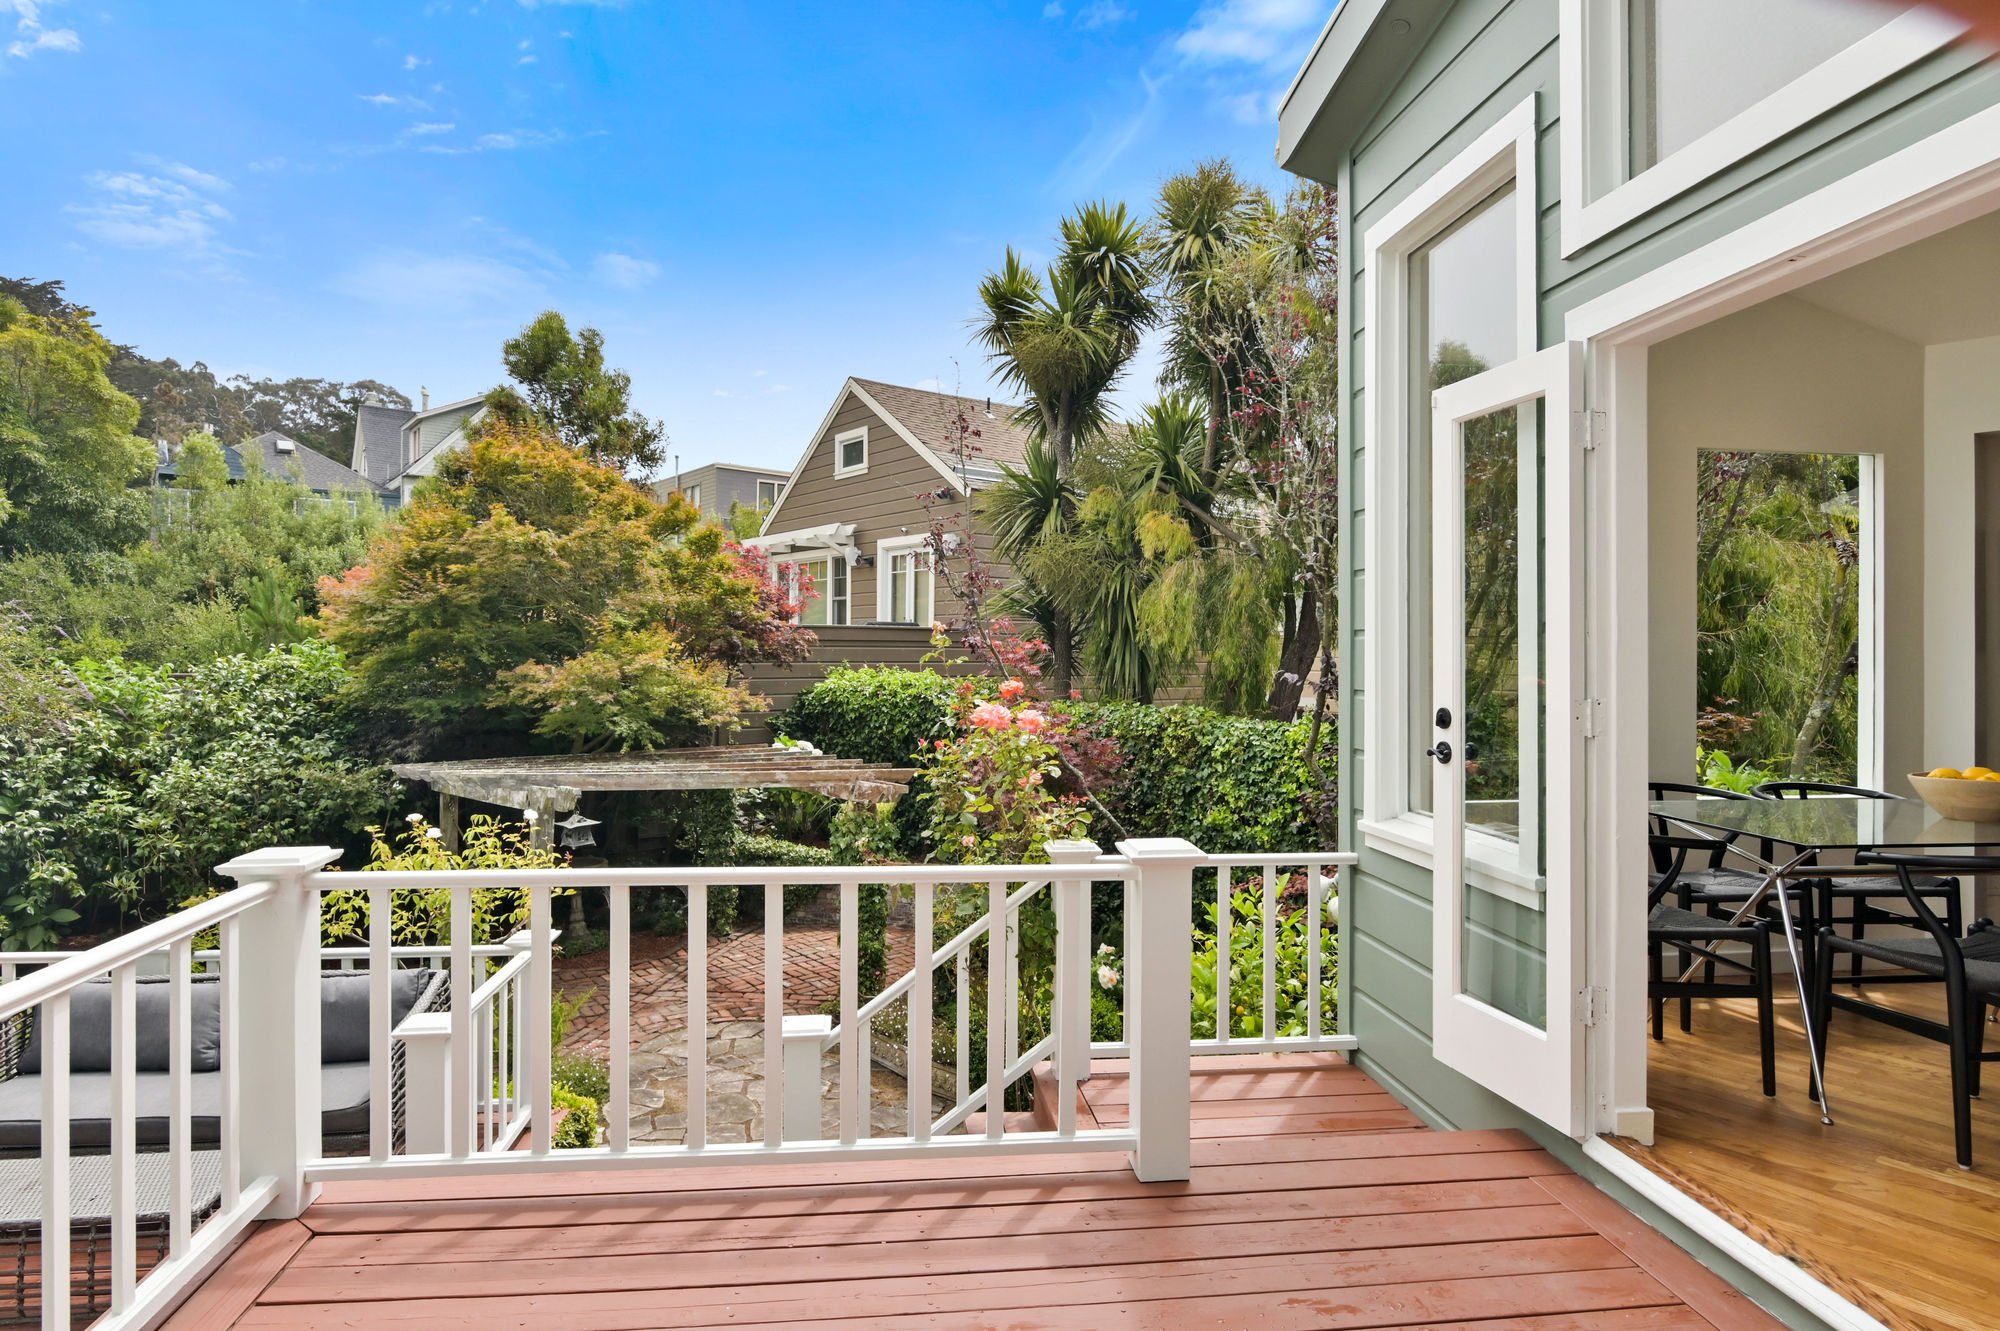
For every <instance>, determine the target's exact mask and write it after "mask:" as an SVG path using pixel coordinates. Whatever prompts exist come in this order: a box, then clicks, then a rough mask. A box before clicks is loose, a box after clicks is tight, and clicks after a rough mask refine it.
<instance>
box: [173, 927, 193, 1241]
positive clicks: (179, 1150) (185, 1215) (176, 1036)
mask: <svg viewBox="0 0 2000 1331" xmlns="http://www.w3.org/2000/svg"><path fill="white" fill-rule="evenodd" d="M167 968H168V975H169V976H170V977H171V978H169V979H168V981H167V983H168V985H169V986H170V988H169V990H168V994H167V1031H168V1034H167V1067H168V1069H169V1071H168V1073H167V1076H168V1078H169V1080H168V1083H167V1154H168V1161H167V1168H168V1171H169V1173H170V1174H171V1175H172V1184H171V1186H170V1187H169V1188H168V1193H167V1195H168V1198H169V1201H168V1211H167V1236H168V1237H167V1251H168V1253H169V1254H171V1255H172V1256H175V1257H178V1256H180V1255H181V1254H182V1253H184V1252H186V1251H187V1245H188V1240H189V1239H191V1238H192V1237H193V1236H194V1207H193V1201H194V1156H193V1152H192V1151H191V1149H190V1147H191V1143H190V1141H189V1140H188V1139H189V1136H190V1133H191V1131H192V1128H193V1124H192V1122H191V1121H190V1120H191V1118H192V1116H193V1106H194V1075H193V1074H194V1070H193V1068H192V1067H190V1066H189V1065H190V1063H191V1062H192V1061H193V1055H194V1011H193V1007H194V942H193V940H192V939H187V938H183V939H181V940H179V941H178V942H176V943H174V944H173V945H172V946H171V947H170V948H168V949H167Z"/></svg>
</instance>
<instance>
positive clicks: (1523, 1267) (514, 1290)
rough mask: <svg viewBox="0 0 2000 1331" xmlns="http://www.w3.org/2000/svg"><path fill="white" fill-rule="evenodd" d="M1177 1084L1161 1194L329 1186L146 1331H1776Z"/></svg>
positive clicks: (1533, 1174) (1007, 1164) (1353, 1111)
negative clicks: (777, 1330)
mask: <svg viewBox="0 0 2000 1331" xmlns="http://www.w3.org/2000/svg"><path fill="white" fill-rule="evenodd" d="M1100 1066H1101V1075H1099V1076H1096V1077H1093V1078H1092V1079H1091V1081H1090V1082H1089V1083H1088V1084H1087V1087H1086V1090H1085V1099H1086V1103H1087V1107H1088V1108H1089V1111H1090V1114H1091V1116H1092V1117H1094V1118H1095V1119H1096V1120H1097V1121H1098V1122H1100V1123H1103V1124H1106V1125H1113V1124H1118V1123H1122V1122H1124V1121H1126V1113H1127V1104H1126V1095H1125V1092H1126V1089H1127V1087H1126V1079H1125V1077H1124V1076H1123V1075H1122V1072H1121V1070H1120V1066H1119V1065H1110V1066H1103V1065H1100ZM1199 1066H1200V1068H1201V1071H1199V1072H1197V1073H1196V1075H1195V1078H1194V1094H1195V1102H1196V1105H1197V1107H1198V1108H1197V1112H1196V1114H1195V1118H1194V1124H1195V1132H1196V1135H1197V1140H1196V1144H1195V1169H1194V1176H1193V1178H1192V1179H1191V1180H1190V1181H1188V1182H1185V1183H1172V1184H1142V1183H1139V1182H1137V1181H1135V1180H1134V1179H1133V1177H1132V1174H1131V1171H1130V1169H1129V1168H1128V1167H1127V1166H1126V1164H1125V1162H1124V1160H1123V1159H1122V1158H1118V1157H1114V1156H1108V1155H1091V1156H1070V1157H1050V1158H1045V1159H1041V1160H1031V1159H1008V1160H994V1159H986V1160H978V1159H974V1160H912V1161H909V1162H903V1163H892V1162H882V1161H874V1162H866V1163H853V1164H835V1165H818V1166H788V1167H772V1166H758V1165H750V1166H735V1167H717V1168H713V1169H701V1170H692V1169H686V1170H672V1171H666V1170H661V1171H649V1172H646V1173H601V1172H600V1173H594V1174H568V1175H562V1174H549V1175H541V1176H538V1177H514V1178H506V1179H501V1178H491V1177H487V1178H465V1179H430V1180H419V1181H412V1182H407V1183H405V1182H400V1181H399V1182H395V1183H358V1182H357V1183H349V1184H342V1185H339V1186H330V1187H328V1188H327V1190H326V1193H325V1195H324V1196H323V1197H322V1198H321V1200H320V1201H319V1202H317V1203H316V1204H315V1205H314V1206H312V1207H311V1208H310V1209H309V1210H308V1211H307V1212H306V1214H305V1216H304V1217H303V1218H302V1219H301V1220H298V1221H279V1222H272V1223H270V1224H267V1225H265V1226H263V1227H262V1228H261V1229H260V1230H258V1231H257V1232H256V1233H254V1234H253V1235H252V1236H251V1238H250V1239H249V1240H248V1241H247V1242H246V1243H245V1244H244V1245H243V1247H241V1248H240V1249H239V1250H238V1251H237V1252H236V1253H235V1254H234V1255H233V1256H232V1257H231V1258H230V1259H229V1261H228V1262H227V1263H226V1264H225V1265H224V1266H223V1267H222V1268H220V1269H219V1270H218V1271H217V1273H216V1274H215V1275H213V1276H212V1277H211V1278H210V1279H209V1280H208V1282H207V1283H206V1284H205V1285H204V1286H203V1287H202V1288H201V1289H200V1290H198V1291H197V1292H196V1294H195V1295H194V1296H193V1298H192V1299H190V1301H189V1302H188V1303H186V1304H184V1305H183V1306H182V1308H181V1309H180V1310H179V1311H178V1312H177V1313H176V1314H175V1316H174V1318H173V1319H172V1320H171V1321H170V1322H169V1323H168V1326H169V1327H170V1328H172V1331H191V1329H192V1328H201V1329H202V1331H210V1329H211V1328H216V1327H225V1326H236V1327H289V1328H297V1327H381V1328H391V1329H392V1331H419V1329H421V1328H447V1327H449V1328H465V1329H466V1331H472V1329H473V1328H477V1331H494V1329H495V1328H505V1327H534V1328H537V1329H538V1331H564V1329H566V1328H590V1329H591V1331H603V1329H607V1328H655V1327H659V1328H665V1327H680V1328H686V1327H709V1326H725V1325H726V1326H732V1327H734V1326H802V1325H805V1326H810V1327H811V1328H813V1331H852V1329H853V1328H860V1327H884V1328H890V1329H891V1331H899V1329H903V1328H908V1329H910V1331H916V1329H917V1328H943V1327H950V1328H961V1327H965V1328H974V1327H977V1328H1001V1327H1005V1328H1010V1329H1011V1328H1021V1329H1025V1328H1065V1329H1072V1331H1110V1329H1123V1328H1147V1329H1149V1331H1167V1329H1168V1328H1173V1329H1175V1331H1179V1329H1180V1328H1188V1329H1190V1331H1191V1329H1192V1328H1196V1327H1199V1328H1204V1329H1208V1328H1218V1327H1250V1326H1254V1327H1257V1328H1260V1331H1289V1329H1292V1328H1301V1329H1303V1328H1322V1327H1347V1328H1361V1327H1391V1326H1425V1327H1436V1328H1459V1329H1460V1331H1473V1329H1474V1328H1480V1329H1481V1331H1585V1329H1586V1328H1588V1329H1591V1331H1640V1329H1641V1328H1645V1329H1648V1331H1678V1329H1686V1331H1775V1328H1776V1327H1777V1323H1776V1322H1775V1321H1773V1320H1772V1319H1771V1318H1769V1317H1768V1316H1767V1315H1766V1314H1764V1313H1763V1312H1762V1311H1760V1310H1759V1309H1757V1308H1756V1307H1755V1306H1754V1305H1752V1304H1751V1303H1750V1302H1749V1301H1748V1300H1747V1299H1745V1298H1744V1297H1743V1296H1742V1295H1740V1294H1738V1293H1737V1292H1736V1291H1734V1290H1732V1289H1730V1288H1729V1287H1728V1286H1726V1285H1724V1284H1723V1282H1722V1281H1721V1280H1720V1279H1719V1278H1718V1277H1716V1276H1715V1275H1714V1274H1713V1273H1711V1272H1709V1271H1707V1270H1706V1269H1704V1268H1702V1267H1701V1266H1699V1265H1698V1264H1697V1263H1695V1262H1694V1261H1693V1259H1691V1258H1690V1257H1688V1256H1687V1255H1686V1254H1685V1253H1683V1252H1681V1251H1680V1250H1679V1249H1678V1248H1675V1247H1674V1246H1673V1245H1672V1244H1670V1243H1669V1242H1668V1241H1667V1240H1666V1239H1664V1238H1662V1237H1661V1236H1660V1235H1659V1234H1657V1233H1655V1232H1654V1231H1653V1230H1651V1229H1648V1228H1646V1227H1645V1226H1643V1225H1641V1224H1640V1223H1639V1222H1638V1221H1637V1220H1636V1219H1635V1218H1634V1217H1633V1216H1632V1215H1631V1214H1630V1213H1629V1212H1627V1211H1625V1210H1624V1209H1622V1208H1621V1207H1619V1206H1618V1205H1616V1204H1615V1203H1613V1202H1612V1201H1611V1200H1610V1199H1609V1198H1608V1197H1606V1196H1605V1195H1604V1194H1603V1193H1601V1192H1598V1191H1597V1190H1596V1189H1595V1188H1593V1187H1591V1186H1590V1185H1589V1184H1587V1183H1585V1182H1584V1181H1583V1180H1582V1179H1580V1178H1578V1177H1576V1176H1575V1175H1574V1174H1571V1173H1569V1172H1568V1171H1567V1170H1566V1169H1565V1168H1564V1167H1563V1166H1562V1165H1561V1164H1560V1163H1559V1162H1557V1161H1556V1160H1555V1159H1553V1158H1552V1157H1550V1156H1549V1155H1547V1154H1546V1153H1544V1152H1543V1151H1541V1150H1540V1149H1538V1148H1537V1147H1535V1145H1534V1144H1533V1143H1532V1142H1531V1141H1530V1140H1529V1139H1528V1138H1527V1137H1525V1136H1523V1135H1521V1134H1519V1133H1514V1132H1455V1133H1440V1132H1429V1131H1426V1130H1424V1129H1423V1128H1422V1127H1421V1126H1420V1125H1419V1124H1418V1122H1417V1120H1416V1119H1415V1118H1414V1117H1413V1116H1412V1115H1411V1114H1410V1113H1409V1112H1408V1111H1407V1110H1405V1109H1403V1108H1402V1107H1401V1106H1400V1105H1397V1104H1396V1103H1395V1101H1394V1100H1393V1099H1392V1098H1390V1097H1389V1096H1387V1095H1386V1094H1384V1093H1383V1092H1382V1090H1381V1088H1380V1087H1379V1086H1377V1085H1376V1084H1375V1083H1374V1082H1372V1081H1371V1080H1369V1078H1368V1077H1367V1076H1366V1075H1365V1074H1363V1073H1362V1072H1361V1071H1359V1070H1358V1069H1356V1068H1353V1067H1350V1066H1349V1065H1348V1064H1347V1063H1346V1062H1345V1061H1344V1060H1342V1059H1341V1058H1339V1057H1338V1056H1336V1055H1285V1056H1276V1057H1273V1056H1252V1055H1232V1056H1228V1057H1225V1058H1217V1059H1203V1060H1201V1061H1200V1064H1199Z"/></svg>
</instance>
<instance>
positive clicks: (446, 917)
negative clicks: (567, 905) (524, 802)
mask: <svg viewBox="0 0 2000 1331" xmlns="http://www.w3.org/2000/svg"><path fill="white" fill-rule="evenodd" d="M408 821H409V825H408V827H407V828H406V829H405V830H404V831H403V832H402V833H401V834H400V835H398V836H396V837H395V838H393V839H392V838H391V837H389V836H388V835H386V834H385V833H384V832H383V831H382V829H381V828H379V827H378V828H370V829H369V830H370V831H371V832H373V833H374V836H375V841H374V844H373V845H372V846H370V847H369V851H368V864H367V866H366V867H365V868H364V869H363V870H362V872H364V873H366V872H369V871H371V870H372V871H378V872H382V871H391V870H394V871H403V872H409V871H418V870H436V869H554V868H559V867H561V866H563V864H564V863H565V860H564V858H563V857H562V856H560V855H558V854H556V853H555V852H554V851H551V850H542V849H540V848H538V847H535V846H533V845H530V844H529V842H528V837H527V835H526V833H525V832H524V831H522V829H520V828H519V827H517V826H515V825H514V824H511V823H502V822H501V821H500V820H498V819H497V818H490V817H487V816H486V815H484V814H478V815H475V816H474V817H473V818H471V819H470V820H468V821H467V823H466V826H465V831H464V835H463V836H462V837H461V838H460V844H459V849H457V850H455V851H451V850H446V849H445V848H444V836H443V834H442V833H441V832H440V831H439V830H438V829H437V828H434V827H431V826H430V825H428V824H427V823H425V822H424V820H423V819H422V818H421V817H420V816H418V815H416V814H411V815H410V817H409V820H408ZM568 892H569V889H567V888H558V889H556V890H555V892H554V893H553V895H556V896H565V895H568ZM527 923H528V891H527V889H526V888H517V887H482V888H474V889H473V892H472V941H473V942H474V943H492V942H498V941H499V940H501V939H503V938H505V937H507V936H508V935H509V934H512V933H514V932H516V931H517V930H520V929H522V928H525V927H526V926H527ZM320 933H321V936H322V938H323V939H324V940H325V942H326V945H327V946H328V947H339V946H346V945H352V944H355V943H358V942H363V941H366V939H367V937H368V888H367V885H366V883H365V882H359V881H357V882H356V883H355V885H354V886H353V887H344V888H337V889H335V890H333V891H331V892H328V893H327V894H326V895H325V897H324V898H323V899H322V902H321V905H320ZM389 933H390V941H391V942H392V943H394V944H395V945H396V946H398V947H423V946H430V945H437V944H444V943H449V942H451V941H452V940H451V890H450V889H449V888H445V887H435V888H426V889H423V890H421V891H408V890H399V891H396V892H392V893H390V931H389Z"/></svg>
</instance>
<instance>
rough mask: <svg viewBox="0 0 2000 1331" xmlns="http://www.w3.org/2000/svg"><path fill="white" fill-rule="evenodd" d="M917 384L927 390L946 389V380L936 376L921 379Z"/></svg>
mask: <svg viewBox="0 0 2000 1331" xmlns="http://www.w3.org/2000/svg"><path fill="white" fill-rule="evenodd" d="M916 386H917V387H918V388H921V389H924V390H926V391H927V392H932V393H942V392H943V391H944V380H942V379H936V378H932V379H919V380H917V385H916Z"/></svg>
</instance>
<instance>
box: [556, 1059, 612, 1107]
mask: <svg viewBox="0 0 2000 1331" xmlns="http://www.w3.org/2000/svg"><path fill="white" fill-rule="evenodd" d="M550 1075H551V1080H553V1081H554V1082H555V1084H556V1085H557V1086H559V1087H561V1088H562V1089H563V1090H566V1091H568V1092H569V1093H570V1094H571V1095H580V1096H582V1097H584V1098H585V1099H587V1100H594V1101H596V1102H597V1103H598V1104H600V1105H607V1104H610V1103H611V1065H610V1064H609V1063H608V1062H606V1061H605V1060H604V1059H601V1058H591V1057H589V1056H588V1055H585V1054H571V1053H564V1052H563V1051H562V1050H557V1051H556V1055H555V1062H554V1064H553V1065H552V1067H551V1074H550Z"/></svg>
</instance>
